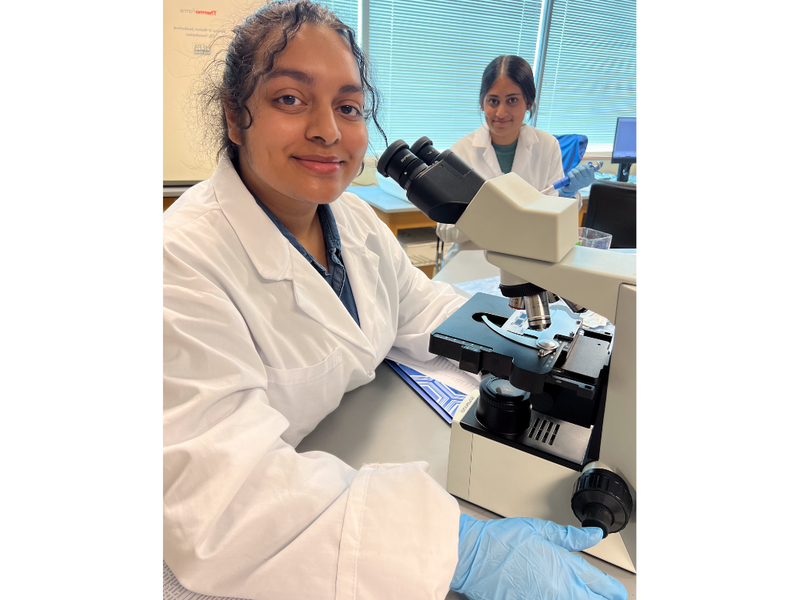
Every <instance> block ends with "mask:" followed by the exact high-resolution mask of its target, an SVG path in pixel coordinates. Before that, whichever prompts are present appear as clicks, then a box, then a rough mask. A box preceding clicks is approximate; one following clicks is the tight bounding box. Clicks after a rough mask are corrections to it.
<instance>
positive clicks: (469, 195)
mask: <svg viewBox="0 0 800 600" xmlns="http://www.w3.org/2000/svg"><path fill="white" fill-rule="evenodd" d="M378 173H380V174H381V175H383V176H384V177H390V178H391V179H393V180H394V181H396V182H397V183H398V184H399V185H400V187H402V188H403V189H404V190H405V191H406V196H407V197H408V199H409V201H411V203H412V204H414V205H415V206H416V207H417V208H419V209H420V210H421V211H422V212H423V213H425V215H426V216H427V217H428V218H430V219H432V220H434V221H436V222H437V223H455V222H456V221H457V220H458V219H459V217H460V216H461V214H462V213H463V212H464V210H465V209H466V208H467V205H468V204H469V203H470V202H471V201H472V199H473V198H474V197H475V194H477V193H478V190H480V188H481V186H482V185H483V184H484V182H485V181H486V180H485V179H484V178H483V177H481V176H480V175H479V174H478V173H477V172H475V171H474V170H473V169H472V167H470V166H469V165H468V164H467V163H465V162H464V161H463V160H461V159H460V158H459V157H458V156H456V155H455V154H453V152H452V151H451V150H444V151H443V152H439V151H438V150H436V148H434V147H433V142H432V141H431V140H430V139H428V138H427V137H421V138H420V139H418V140H417V141H416V142H414V144H413V145H412V146H411V148H409V147H408V144H406V143H405V142H404V141H403V140H397V141H394V142H392V143H391V144H389V147H388V148H386V150H385V151H384V152H383V154H382V155H381V157H380V159H379V160H378Z"/></svg>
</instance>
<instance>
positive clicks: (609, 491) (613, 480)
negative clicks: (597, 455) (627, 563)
mask: <svg viewBox="0 0 800 600" xmlns="http://www.w3.org/2000/svg"><path fill="white" fill-rule="evenodd" d="M632 511H633V498H632V497H631V493H630V490H628V485H627V484H626V483H625V481H624V480H623V479H622V477H620V476H619V475H617V474H616V473H614V472H613V471H610V470H608V469H602V468H591V469H587V470H586V471H584V472H583V473H582V474H581V476H580V477H578V480H577V481H576V482H575V487H574V489H573V492H572V512H573V513H574V514H575V516H576V517H578V520H579V521H580V522H581V526H582V527H599V528H600V529H602V530H603V537H604V538H605V537H606V536H608V534H609V533H616V532H617V531H622V529H624V528H625V525H627V524H628V520H629V519H630V516H631V512H632Z"/></svg>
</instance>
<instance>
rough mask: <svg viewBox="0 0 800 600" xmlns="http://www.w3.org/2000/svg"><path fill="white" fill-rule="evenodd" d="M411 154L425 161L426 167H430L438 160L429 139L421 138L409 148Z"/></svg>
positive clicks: (438, 153)
mask: <svg viewBox="0 0 800 600" xmlns="http://www.w3.org/2000/svg"><path fill="white" fill-rule="evenodd" d="M411 152H412V153H413V154H414V155H416V156H418V157H419V158H421V159H422V160H423V161H425V164H426V165H432V164H433V163H435V162H436V161H437V160H439V155H440V154H441V152H439V151H438V150H437V149H436V148H434V147H433V142H432V141H431V139H430V138H428V137H425V136H422V137H421V138H419V139H418V140H417V141H416V142H414V144H413V145H412V146H411Z"/></svg>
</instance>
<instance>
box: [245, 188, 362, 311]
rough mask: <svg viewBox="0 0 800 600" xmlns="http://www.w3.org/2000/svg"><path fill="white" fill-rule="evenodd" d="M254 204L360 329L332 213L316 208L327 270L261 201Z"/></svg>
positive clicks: (325, 208) (323, 208) (323, 207)
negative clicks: (314, 271)
mask: <svg viewBox="0 0 800 600" xmlns="http://www.w3.org/2000/svg"><path fill="white" fill-rule="evenodd" d="M256 202H258V205H259V206H260V207H261V208H262V210H263V211H264V212H265V213H267V216H268V217H269V218H270V219H272V222H273V223H275V226H276V227H277V228H278V231H280V232H281V233H282V234H283V237H285V238H286V239H287V240H289V243H290V244H291V245H292V246H294V247H295V248H297V251H298V252H299V253H300V254H302V255H303V256H304V257H305V259H306V260H307V261H308V262H309V263H311V266H312V267H314V268H315V269H316V270H317V273H319V274H320V275H322V278H323V279H324V280H325V281H327V282H328V285H330V286H331V288H332V289H333V291H334V292H335V293H336V295H337V296H338V297H339V300H341V301H342V304H344V307H345V308H346V309H347V312H349V313H350V316H352V317H353V319H354V320H355V322H356V323H357V324H358V326H359V327H361V322H360V321H359V320H358V309H357V308H356V301H355V298H353V288H351V287H350V280H349V279H348V278H347V269H346V268H345V266H344V260H343V259H342V241H341V239H340V238H339V228H338V227H336V219H334V217H333V211H332V210H331V207H330V206H328V205H327V204H320V205H318V206H317V215H318V216H319V223H320V225H321V226H322V235H323V236H325V250H326V252H327V254H328V268H329V269H330V271H326V270H325V267H323V266H322V265H321V264H319V263H318V262H317V261H316V260H315V259H314V257H313V256H311V255H310V254H309V253H308V252H306V249H305V248H303V246H302V245H301V244H300V242H298V241H297V238H296V237H294V236H293V235H292V233H291V232H290V231H289V230H288V229H286V227H284V226H283V223H281V222H280V221H279V220H278V218H277V217H276V216H275V215H273V214H272V212H271V211H270V210H269V209H268V208H267V207H266V206H264V205H263V204H262V203H261V201H260V200H259V199H258V198H256Z"/></svg>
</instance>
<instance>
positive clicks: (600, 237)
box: [576, 227, 611, 250]
mask: <svg viewBox="0 0 800 600" xmlns="http://www.w3.org/2000/svg"><path fill="white" fill-rule="evenodd" d="M576 245H577V246H586V247H587V248H597V249H598V250H608V249H609V248H610V247H611V234H610V233H605V232H603V231H597V229H591V228H590V227H578V243H577V244H576Z"/></svg>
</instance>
